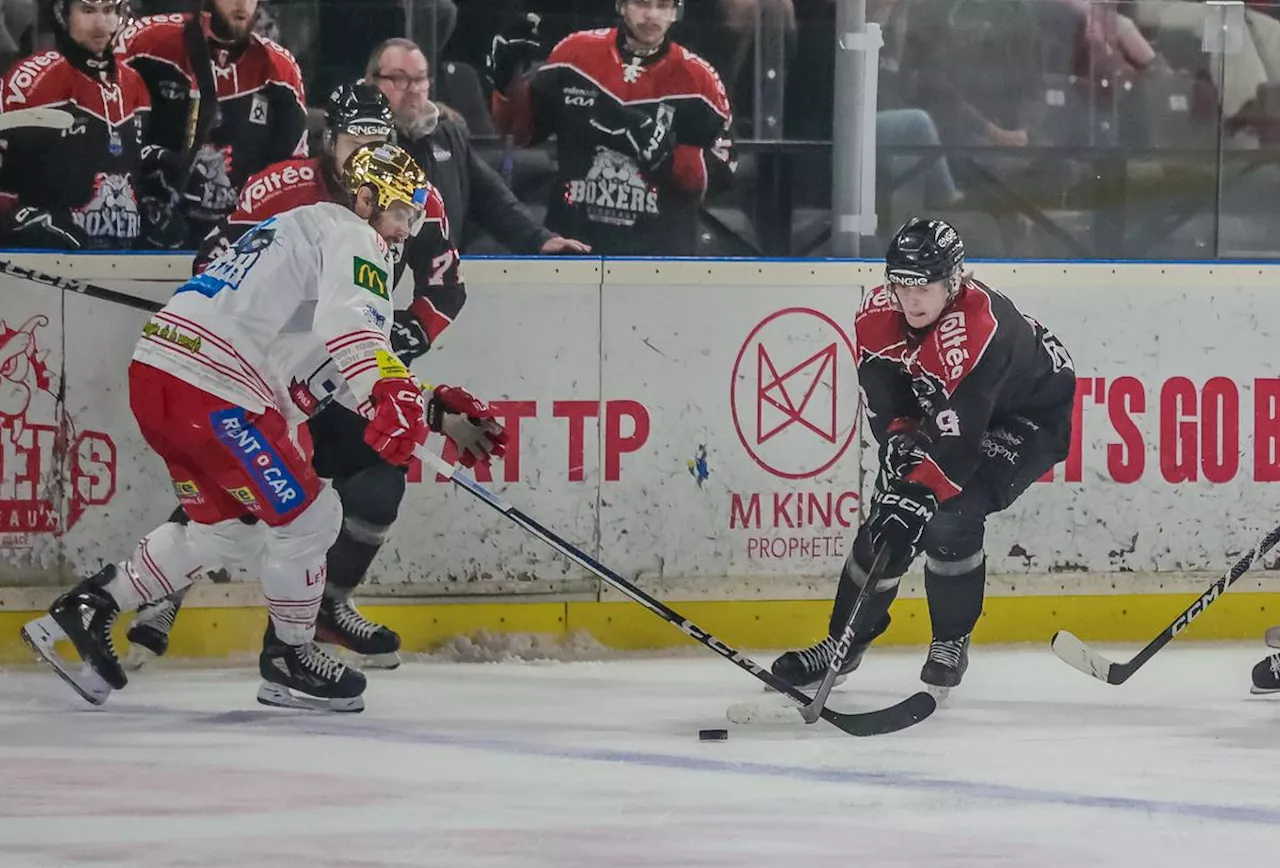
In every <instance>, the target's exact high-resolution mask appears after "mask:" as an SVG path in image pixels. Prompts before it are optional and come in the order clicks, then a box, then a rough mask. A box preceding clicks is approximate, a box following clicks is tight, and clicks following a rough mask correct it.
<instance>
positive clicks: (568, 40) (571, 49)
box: [547, 27, 616, 64]
mask: <svg viewBox="0 0 1280 868" xmlns="http://www.w3.org/2000/svg"><path fill="white" fill-rule="evenodd" d="M615 32H616V31H615V30H614V29H613V28H612V27H605V28H601V29H598V30H579V31H577V32H576V33H570V34H569V35H568V36H566V37H565V38H564V39H561V40H560V41H559V42H557V43H556V47H555V48H553V49H551V54H550V55H549V56H548V57H547V63H548V64H553V63H573V62H575V61H581V60H582V59H583V58H585V57H590V56H594V55H598V54H599V53H600V49H601V47H603V48H605V49H606V50H607V49H608V48H609V46H611V45H613V38H614V33H615Z"/></svg>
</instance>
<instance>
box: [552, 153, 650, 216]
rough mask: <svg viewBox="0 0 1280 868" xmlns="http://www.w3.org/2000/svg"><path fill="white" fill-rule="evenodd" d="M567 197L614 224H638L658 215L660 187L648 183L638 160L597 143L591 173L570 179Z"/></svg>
mask: <svg viewBox="0 0 1280 868" xmlns="http://www.w3.org/2000/svg"><path fill="white" fill-rule="evenodd" d="M564 199H565V204H567V205H572V206H576V207H580V208H584V209H585V210H586V213H587V217H588V218H589V219H591V220H594V221H595V222H597V223H608V224H610V225H612V226H634V225H635V224H636V221H637V220H638V219H639V218H640V217H642V216H657V214H658V188H657V187H652V186H650V185H648V184H646V183H645V180H644V175H643V174H642V173H641V172H640V167H639V166H638V165H636V162H635V160H633V159H631V158H630V157H628V156H626V155H625V154H620V153H618V152H617V151H614V150H611V149H609V148H606V147H605V146H603V145H597V146H596V154H595V159H594V160H593V161H592V163H591V168H590V169H589V170H588V171H587V176H586V177H585V178H583V179H582V180H573V181H570V182H569V184H568V189H567V190H566V191H565V194H564Z"/></svg>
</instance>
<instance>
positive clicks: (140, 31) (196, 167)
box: [119, 0, 307, 249]
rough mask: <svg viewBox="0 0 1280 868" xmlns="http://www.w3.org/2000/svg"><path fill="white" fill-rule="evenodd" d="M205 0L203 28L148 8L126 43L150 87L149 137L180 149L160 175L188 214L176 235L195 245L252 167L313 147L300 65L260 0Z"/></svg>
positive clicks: (126, 55) (229, 207) (180, 211)
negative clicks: (273, 33) (261, 24)
mask: <svg viewBox="0 0 1280 868" xmlns="http://www.w3.org/2000/svg"><path fill="white" fill-rule="evenodd" d="M203 6H204V7H205V8H207V10H208V11H205V12H202V13H201V19H200V28H199V32H194V31H193V30H192V29H189V28H188V27H187V22H188V20H189V19H190V16H188V15H176V14H175V15H154V16H149V17H146V18H142V19H139V20H138V21H136V22H134V23H133V24H131V25H130V26H129V27H127V28H125V31H124V34H123V38H122V44H121V47H120V49H119V52H120V57H121V58H122V59H124V60H126V62H127V63H128V64H129V65H130V66H132V67H133V68H134V69H135V70H137V71H138V73H140V74H141V75H142V78H143V80H144V81H145V82H146V84H147V89H148V91H149V92H150V94H151V105H152V116H151V128H150V134H149V141H148V143H149V144H156V145H160V146H162V147H164V148H166V149H167V150H168V151H169V152H170V153H172V154H176V155H181V157H180V159H175V160H170V161H168V162H166V163H165V164H164V166H163V168H162V170H161V171H158V172H157V173H156V176H155V178H154V179H153V182H154V183H155V184H157V185H158V186H160V187H163V188H165V189H166V190H167V191H168V194H169V198H170V201H171V202H172V203H174V204H175V205H176V212H177V216H178V217H179V218H180V219H181V220H182V221H185V223H186V226H185V232H184V233H178V234H177V237H180V238H181V244H180V246H183V247H186V248H187V249H195V248H196V247H197V246H198V245H199V243H200V241H201V239H203V238H204V237H205V236H206V235H207V234H208V233H209V231H210V230H212V229H213V228H214V226H216V225H217V223H218V221H220V220H221V219H222V218H223V217H225V216H226V215H227V214H229V213H231V212H232V211H233V210H234V209H235V207H236V203H237V199H238V196H239V191H240V188H241V187H242V186H244V183H245V181H246V180H248V179H249V177H250V176H251V175H253V174H255V173H257V172H259V171H261V170H262V169H264V168H266V167H267V166H269V165H271V164H272V163H275V162H278V161H280V160H284V159H287V158H289V157H305V156H306V155H307V142H306V123H307V111H306V99H305V96H304V93H303V87H302V73H301V72H300V71H299V69H298V64H297V62H296V61H295V60H294V59H293V55H291V54H290V53H289V52H288V51H287V50H285V49H284V48H282V47H281V46H279V45H277V44H276V43H274V42H272V41H271V40H270V39H266V38H264V37H262V36H259V35H257V34H255V33H254V32H253V25H254V21H255V20H256V17H257V13H258V0H205V2H204V4H203ZM184 31H185V32H184ZM193 43H194V44H195V45H196V46H198V47H199V49H200V53H198V54H195V55H193V54H192V52H191V51H190V50H189V48H188V46H190V45H192V44H193ZM193 94H199V97H198V99H197V100H196V101H195V102H194V103H193V98H192V95H193ZM178 187H183V189H177V188H178ZM157 198H162V197H161V196H160V195H157ZM175 243H176V242H175Z"/></svg>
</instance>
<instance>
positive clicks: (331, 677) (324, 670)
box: [298, 642, 346, 681]
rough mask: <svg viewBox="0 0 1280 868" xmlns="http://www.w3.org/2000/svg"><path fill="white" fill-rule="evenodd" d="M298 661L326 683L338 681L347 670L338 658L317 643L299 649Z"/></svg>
mask: <svg viewBox="0 0 1280 868" xmlns="http://www.w3.org/2000/svg"><path fill="white" fill-rule="evenodd" d="M298 660H299V662H301V663H302V665H303V666H304V667H305V668H306V669H307V671H308V672H311V673H312V674H314V675H317V676H319V677H320V678H323V679H324V680H325V681H337V680H338V678H339V677H341V675H342V670H343V669H345V668H346V667H344V666H343V665H342V663H341V662H340V661H338V659H337V658H335V657H333V656H332V655H331V654H329V653H328V652H327V651H325V650H324V649H323V648H321V647H320V646H319V645H317V644H316V643H315V642H308V643H307V644H306V645H302V646H300V647H299V648H298Z"/></svg>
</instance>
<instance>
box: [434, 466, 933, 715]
mask: <svg viewBox="0 0 1280 868" xmlns="http://www.w3.org/2000/svg"><path fill="white" fill-rule="evenodd" d="M417 455H418V457H419V458H421V459H422V461H423V463H425V464H427V465H428V466H430V467H431V468H432V469H433V470H434V471H435V472H436V473H438V474H439V475H440V476H443V477H445V478H446V479H449V480H450V481H452V482H453V484H454V485H456V486H458V487H459V488H462V489H464V490H466V491H467V492H468V493H470V494H472V495H474V496H475V497H476V498H477V499H479V500H482V501H484V502H485V503H486V504H488V505H489V506H491V507H493V508H494V509H496V510H497V511H498V512H500V513H502V514H503V515H504V516H506V517H507V519H508V520H510V521H511V522H512V523H513V524H516V525H518V526H519V527H521V528H523V529H524V530H525V531H526V532H528V533H529V534H531V535H532V536H535V537H537V538H538V539H540V540H542V541H543V542H544V543H546V544H547V545H549V546H550V547H551V548H553V549H555V550H556V551H557V552H559V553H560V554H562V555H564V556H565V557H566V558H568V559H569V560H571V561H573V562H574V563H575V564H578V565H579V566H581V567H584V568H585V569H586V570H588V571H589V572H590V573H591V574H592V575H594V576H597V577H598V578H600V579H602V580H604V581H605V582H607V583H608V584H610V585H612V586H613V587H615V588H617V589H618V590H619V591H621V592H622V593H624V594H626V595H627V596H628V597H630V598H631V599H633V600H635V601H636V602H637V603H639V604H640V605H642V606H644V607H645V608H646V609H648V610H649V611H650V612H652V613H653V614H655V615H657V616H658V617H659V618H662V619H663V620H664V621H666V622H667V623H669V624H672V625H673V626H675V627H676V628H677V629H678V630H680V631H681V632H682V633H684V634H685V635H686V636H689V637H690V638H691V639H693V640H694V641H696V642H698V643H700V644H702V645H704V646H706V647H707V648H710V649H711V650H712V651H714V652H716V653H717V654H719V655H720V656H721V657H723V658H725V659H726V660H728V661H729V662H731V663H733V664H734V665H735V666H737V667H738V668H739V669H742V670H744V671H746V672H749V673H751V674H752V675H754V676H755V677H756V678H757V679H759V680H760V681H763V682H764V683H765V684H767V685H769V686H770V687H772V688H773V689H774V690H776V691H778V692H779V693H784V694H786V695H787V696H789V697H791V699H793V700H794V701H795V702H797V703H799V704H801V705H807V704H809V701H810V699H809V697H808V696H806V695H805V694H804V693H802V692H800V691H799V690H796V689H795V688H794V687H792V686H791V685H789V684H786V683H785V682H783V681H782V680H781V679H779V678H778V677H777V676H775V675H774V674H773V673H772V672H769V671H768V670H766V669H763V668H761V667H760V665H759V664H757V663H756V662H755V661H754V660H752V659H751V658H749V657H747V656H746V655H744V654H742V653H741V652H740V651H737V650H736V649H734V648H731V647H730V646H728V645H726V644H725V643H724V642H722V641H720V640H719V639H717V638H716V637H715V636H713V635H711V634H710V633H708V632H707V631H706V630H704V629H702V628H701V627H699V626H698V625H697V624H694V623H693V622H692V621H690V620H689V619H688V618H685V617H684V616H683V615H681V614H680V613H679V612H677V611H675V610H674V609H672V608H670V607H669V606H667V605H666V604H665V603H662V602H660V601H659V600H657V599H655V598H653V597H651V596H649V595H648V594H646V593H645V592H644V591H642V590H641V589H640V588H638V587H636V586H635V585H633V584H632V583H631V582H629V581H627V580H626V579H624V578H623V577H622V576H620V575H618V574H617V573H615V572H614V571H613V570H611V569H609V568H608V567H606V566H604V565H603V564H601V563H599V562H597V561H596V560H595V559H594V558H592V557H591V556H589V555H587V554H586V553H584V552H583V551H581V550H580V549H578V548H577V547H576V546H574V545H572V544H570V543H568V542H565V540H563V539H561V538H560V537H559V536H557V535H556V534H554V533H553V532H551V531H550V530H548V529H547V528H545V527H543V526H542V525H540V524H538V522H536V521H534V520H533V519H532V518H530V517H529V516H528V515H526V514H525V513H523V512H521V511H520V510H518V509H516V508H515V507H513V506H512V505H511V504H509V503H507V502H506V501H505V500H503V499H502V498H500V497H498V495H496V494H494V493H493V492H492V491H490V490H489V489H487V488H485V487H484V486H483V485H481V484H480V483H478V482H476V481H475V480H474V479H472V478H471V477H470V476H468V475H466V474H465V473H462V472H461V471H460V470H459V469H458V468H456V467H454V466H453V465H451V464H449V462H447V461H445V460H444V459H443V458H441V457H440V456H438V455H436V454H435V453H433V452H429V451H428V450H426V449H419V450H418V452H417ZM936 708H937V702H936V701H935V700H934V698H933V697H932V696H930V695H929V694H928V693H917V694H915V695H914V696H910V697H908V698H907V699H904V700H903V701H902V702H899V703H898V704H897V705H893V706H890V707H888V708H882V709H878V710H876V711H868V712H863V713H861V714H842V713H840V712H838V711H832V710H831V709H829V708H823V709H822V711H821V715H822V719H823V720H825V721H827V722H828V723H830V724H831V725H832V726H835V727H836V728H837V729H840V730H843V731H844V732H846V733H848V734H849V735H855V736H869V735H883V734H885V733H890V732H896V731H898V730H900V729H906V728H907V727H908V726H912V725H914V724H916V723H919V722H920V721H922V720H924V719H925V718H926V717H928V716H929V715H930V714H932V713H933V712H934V709H936Z"/></svg>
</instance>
